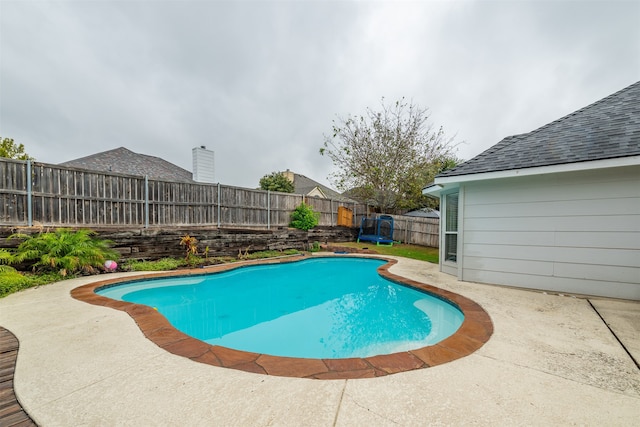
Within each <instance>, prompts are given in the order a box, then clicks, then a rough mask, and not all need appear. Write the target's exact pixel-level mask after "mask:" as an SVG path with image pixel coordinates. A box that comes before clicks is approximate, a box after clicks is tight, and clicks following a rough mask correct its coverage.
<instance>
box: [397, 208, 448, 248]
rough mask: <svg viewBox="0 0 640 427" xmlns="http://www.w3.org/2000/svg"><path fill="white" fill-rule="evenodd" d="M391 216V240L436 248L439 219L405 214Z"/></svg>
mask: <svg viewBox="0 0 640 427" xmlns="http://www.w3.org/2000/svg"><path fill="white" fill-rule="evenodd" d="M391 216H392V217H393V240H396V241H400V242H402V243H410V244H413V245H420V246H431V247H433V248H437V247H438V244H439V235H440V234H439V233H440V219H439V218H422V217H415V216H406V215H391Z"/></svg>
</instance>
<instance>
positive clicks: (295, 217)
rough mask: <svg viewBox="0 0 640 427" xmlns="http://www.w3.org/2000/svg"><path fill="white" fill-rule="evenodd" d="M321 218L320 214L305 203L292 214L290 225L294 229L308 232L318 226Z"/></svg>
mask: <svg viewBox="0 0 640 427" xmlns="http://www.w3.org/2000/svg"><path fill="white" fill-rule="evenodd" d="M319 217H320V214H319V213H318V212H316V211H314V210H313V208H312V207H311V206H309V205H307V204H306V203H304V202H303V203H301V204H300V206H298V207H297V208H296V209H295V210H294V211H293V212H292V213H291V224H290V225H291V227H293V228H297V229H299V230H305V231H307V230H310V229H312V228H313V227H315V226H316V225H318V219H319Z"/></svg>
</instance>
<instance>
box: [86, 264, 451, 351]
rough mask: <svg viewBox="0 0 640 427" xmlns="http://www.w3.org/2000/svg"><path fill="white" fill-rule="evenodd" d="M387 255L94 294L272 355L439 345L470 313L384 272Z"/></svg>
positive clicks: (216, 340) (199, 334) (212, 339)
mask: <svg viewBox="0 0 640 427" xmlns="http://www.w3.org/2000/svg"><path fill="white" fill-rule="evenodd" d="M384 263H385V261H381V260H374V259H363V258H313V259H309V260H304V261H300V262H292V263H283V264H273V265H263V266H252V267H245V268H239V269H236V270H232V271H227V272H223V273H217V274H208V275H199V276H191V277H177V278H176V277H171V278H164V279H153V280H146V281H137V282H128V283H127V284H123V285H118V286H114V287H110V288H104V289H101V290H98V291H97V293H98V294H99V295H103V296H106V297H109V298H112V299H118V300H122V301H128V302H134V303H138V304H145V305H148V306H151V307H155V308H157V309H158V311H159V312H160V313H162V314H163V315H164V316H165V317H166V318H167V319H168V320H169V322H171V324H172V325H173V326H174V327H175V328H177V329H179V330H180V331H182V332H184V333H186V334H187V335H190V336H192V337H195V338H198V339H200V340H202V341H205V342H207V343H209V344H215V345H221V346H224V347H229V348H234V349H237V350H244V351H250V352H255V353H264V354H270V355H274V356H289V357H305V358H347V357H368V356H374V355H379V354H388V353H395V352H398V351H406V350H411V349H416V348H420V347H424V346H427V345H432V344H435V343H437V342H439V341H441V340H443V339H445V338H446V337H448V336H450V335H452V334H453V333H454V332H455V331H456V330H457V329H458V328H459V327H460V325H461V324H462V321H463V318H464V315H463V314H462V312H461V311H460V310H459V309H458V308H456V307H454V306H453V305H451V304H449V303H447V302H445V301H443V300H440V299H438V298H436V297H433V296H431V295H429V294H426V293H423V292H420V291H417V290H415V289H412V288H409V287H405V286H401V285H398V284H395V283H393V282H391V281H389V280H387V279H385V278H383V277H381V276H380V275H379V274H378V273H377V271H376V269H377V268H378V267H379V266H380V265H382V264H384Z"/></svg>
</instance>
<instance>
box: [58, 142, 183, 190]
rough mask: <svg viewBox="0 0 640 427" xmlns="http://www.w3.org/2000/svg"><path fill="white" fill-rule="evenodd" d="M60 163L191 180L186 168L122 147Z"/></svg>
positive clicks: (161, 177)
mask: <svg viewBox="0 0 640 427" xmlns="http://www.w3.org/2000/svg"><path fill="white" fill-rule="evenodd" d="M60 165H61V166H71V167H76V168H82V169H89V170H93V171H100V172H115V173H122V174H127V175H140V176H145V175H146V176H148V177H149V178H152V179H160V180H166V181H183V182H193V178H192V174H191V172H189V171H188V170H186V169H183V168H181V167H180V166H176V165H174V164H173V163H170V162H167V161H166V160H164V159H161V158H160V157H155V156H147V155H146V154H138V153H134V152H133V151H131V150H128V149H126V148H124V147H120V148H116V149H113V150H109V151H103V152H102V153H96V154H92V155H90V156H86V157H81V158H79V159H75V160H69V161H68V162H64V163H60Z"/></svg>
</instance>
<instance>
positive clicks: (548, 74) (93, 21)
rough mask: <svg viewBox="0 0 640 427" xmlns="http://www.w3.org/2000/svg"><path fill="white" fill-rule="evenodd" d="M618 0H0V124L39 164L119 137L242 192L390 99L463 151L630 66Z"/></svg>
mask: <svg viewBox="0 0 640 427" xmlns="http://www.w3.org/2000/svg"><path fill="white" fill-rule="evenodd" d="M639 16H640V3H637V2H624V1H613V2H612V1H603V2H600V1H595V2H594V1H587V2H581V1H557V2H537V1H517V2H508V1H491V2H488V1H456V2H373V1H372V2H346V1H345V2H307V1H287V2H280V1H273V2H272V1H260V2H242V1H240V2H231V1H228V2H227V1H121V2H101V1H98V2H94V1H86V2H79V1H56V2H31V1H20V2H18V1H3V2H1V3H0V24H1V25H0V133H1V135H2V136H3V137H5V136H6V137H12V138H14V139H15V140H16V141H17V142H19V143H23V144H25V147H26V149H27V152H28V153H29V154H31V155H33V156H35V157H36V159H37V160H38V161H42V162H47V163H59V162H63V161H67V160H71V159H74V158H78V157H82V156H85V155H89V154H93V153H96V152H99V151H104V150H108V149H112V148H116V147H119V146H125V147H127V148H129V149H131V150H133V151H136V152H139V153H143V154H150V155H156V156H159V157H162V158H164V159H166V160H168V161H171V162H173V163H176V164H178V165H180V166H182V167H184V168H187V169H191V148H192V147H195V146H200V145H206V146H207V147H208V148H210V149H213V150H214V151H215V152H216V178H217V179H219V180H220V181H221V182H222V183H224V184H229V185H237V186H247V187H255V186H257V185H258V181H259V179H260V177H262V176H264V175H266V174H268V173H270V172H273V171H276V170H284V169H287V168H289V169H291V170H293V171H296V172H298V173H302V174H304V175H307V176H309V177H310V178H313V179H316V180H318V181H321V182H323V183H328V182H327V180H326V177H327V176H328V175H329V173H330V172H331V170H332V168H333V166H332V165H331V163H330V160H329V159H328V158H327V157H322V156H320V155H319V154H318V149H319V147H320V146H321V145H322V142H323V134H327V133H329V132H330V131H331V121H332V120H333V119H335V118H336V115H338V116H345V115H348V114H362V113H364V111H365V109H366V108H367V107H371V108H376V107H377V106H378V105H379V102H380V98H381V97H383V96H384V97H385V98H386V99H387V100H395V99H399V98H400V97H403V96H404V97H406V98H407V99H411V100H413V101H414V102H415V103H417V104H420V105H421V106H425V107H429V108H430V111H431V114H432V115H431V119H432V122H433V123H434V124H435V125H437V126H440V125H442V126H444V128H445V131H447V132H448V133H449V134H454V133H457V135H458V139H459V140H464V141H465V144H463V145H461V146H460V148H459V155H460V156H462V157H464V158H470V157H472V156H474V155H476V154H478V153H479V152H481V151H483V150H484V149H486V148H488V147H489V146H491V145H493V144H495V143H497V142H498V141H499V140H501V139H502V138H504V137H506V136H508V135H511V134H517V133H523V132H528V131H531V130H533V129H535V128H536V127H538V126H541V125H544V124H545V123H548V122H550V121H552V120H555V119H556V118H559V117H561V116H563V115H565V114H568V113H570V112H572V111H574V110H575V109H578V108H581V107H583V106H585V105H587V104H589V103H591V102H594V101H596V100H598V99H600V98H602V97H604V96H607V95H609V94H611V93H613V92H614V91H616V90H619V89H622V88H623V87H625V86H627V85H629V84H631V83H633V82H635V81H637V80H638V79H639V77H640V29H639V28H640V22H638V21H639V20H640V18H639Z"/></svg>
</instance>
